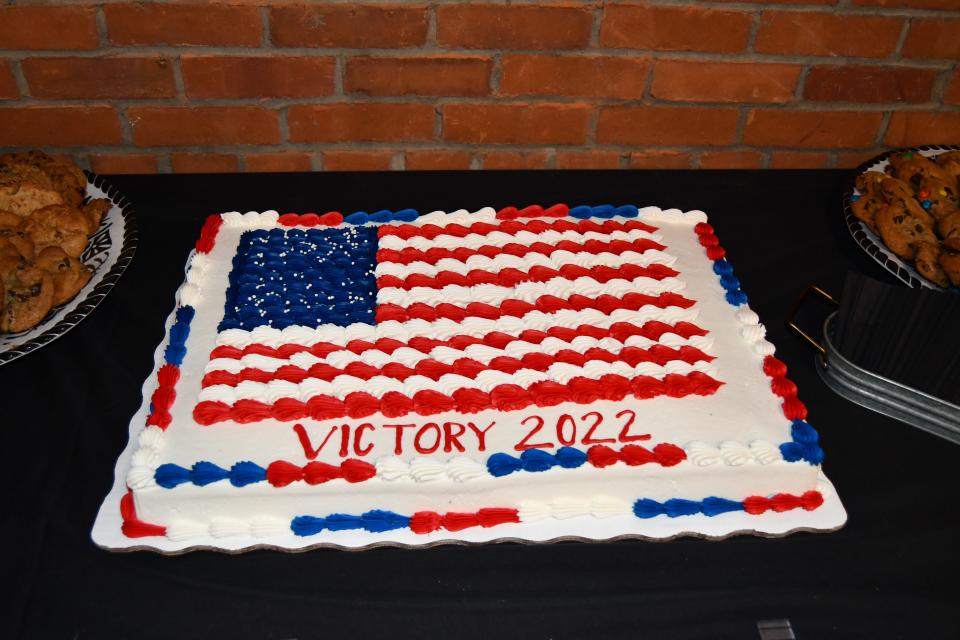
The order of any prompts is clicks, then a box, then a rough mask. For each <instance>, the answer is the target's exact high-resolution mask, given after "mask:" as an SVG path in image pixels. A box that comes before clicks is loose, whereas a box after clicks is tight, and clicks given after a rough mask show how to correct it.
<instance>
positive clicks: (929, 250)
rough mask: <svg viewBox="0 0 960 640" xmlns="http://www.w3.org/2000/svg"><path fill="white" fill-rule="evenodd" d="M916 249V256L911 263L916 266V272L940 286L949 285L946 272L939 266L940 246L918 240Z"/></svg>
mask: <svg viewBox="0 0 960 640" xmlns="http://www.w3.org/2000/svg"><path fill="white" fill-rule="evenodd" d="M916 249H917V256H916V258H915V259H914V262H913V265H914V266H915V267H916V268H917V273H919V274H920V275H922V276H923V277H924V278H926V279H927V280H929V281H930V282H933V283H934V284H937V285H939V286H941V287H947V286H950V280H949V279H948V278H947V274H945V273H944V272H943V269H941V268H940V253H941V251H940V246H939V245H935V244H930V243H929V242H919V243H917V247H916Z"/></svg>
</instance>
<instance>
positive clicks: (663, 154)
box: [628, 149, 691, 169]
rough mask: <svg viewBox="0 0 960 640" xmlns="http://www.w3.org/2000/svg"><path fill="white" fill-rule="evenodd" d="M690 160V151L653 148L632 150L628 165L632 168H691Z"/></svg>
mask: <svg viewBox="0 0 960 640" xmlns="http://www.w3.org/2000/svg"><path fill="white" fill-rule="evenodd" d="M690 162H691V158H690V154H689V153H685V152H683V151H663V150H658V149H651V150H647V151H632V152H631V153H630V158H629V161H628V165H629V167H630V168H631V169H689V168H690Z"/></svg>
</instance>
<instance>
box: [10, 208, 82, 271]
mask: <svg viewBox="0 0 960 640" xmlns="http://www.w3.org/2000/svg"><path fill="white" fill-rule="evenodd" d="M87 225H88V223H87V219H86V218H85V217H84V215H83V214H82V213H81V212H80V210H79V209H77V208H76V207H71V206H69V205H52V206H49V207H44V208H43V209H39V210H38V211H34V212H33V213H32V214H30V218H29V219H28V220H27V224H26V227H25V228H26V231H27V232H28V233H29V234H30V237H31V238H32V239H33V244H34V250H35V251H38V252H39V251H42V250H43V249H44V248H45V247H52V246H59V247H60V248H62V249H63V250H64V251H65V252H66V253H67V255H70V256H73V257H74V258H79V257H80V254H81V253H83V250H84V249H85V248H86V247H87Z"/></svg>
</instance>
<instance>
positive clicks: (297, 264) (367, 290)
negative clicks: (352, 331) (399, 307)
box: [218, 226, 377, 331]
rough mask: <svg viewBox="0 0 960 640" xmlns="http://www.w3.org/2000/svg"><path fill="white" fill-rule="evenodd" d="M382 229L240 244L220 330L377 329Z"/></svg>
mask: <svg viewBox="0 0 960 640" xmlns="http://www.w3.org/2000/svg"><path fill="white" fill-rule="evenodd" d="M376 254H377V229H376V227H375V226H369V227H344V228H325V229H306V230H304V229H289V230H285V229H270V230H269V231H267V230H262V229H261V230H255V231H247V232H245V233H244V234H243V235H242V236H241V237H240V243H239V246H238V247H237V253H236V256H234V259H233V269H232V270H231V272H230V276H229V285H228V288H227V302H226V305H225V309H224V316H223V320H222V321H221V322H220V326H219V327H218V329H219V330H220V331H223V330H225V329H245V330H248V331H250V330H253V329H254V328H256V327H258V326H263V325H267V326H270V327H275V328H277V329H283V328H284V327H288V326H293V325H303V326H309V327H316V326H318V325H321V324H336V325H340V326H347V325H349V324H352V323H354V322H363V323H368V324H373V323H374V311H375V308H376V302H377V280H376V277H375V275H374V269H375V267H376Z"/></svg>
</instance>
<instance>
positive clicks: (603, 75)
mask: <svg viewBox="0 0 960 640" xmlns="http://www.w3.org/2000/svg"><path fill="white" fill-rule="evenodd" d="M502 64H503V73H502V76H501V80H500V93H502V94H503V95H508V96H511V95H513V96H515V95H553V96H585V97H597V98H619V99H625V100H628V99H631V98H641V97H643V90H644V88H645V87H646V85H647V72H648V71H649V70H650V60H649V59H647V58H613V57H605V56H550V55H526V56H524V55H516V56H510V55H508V56H504V57H503V63H502Z"/></svg>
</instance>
